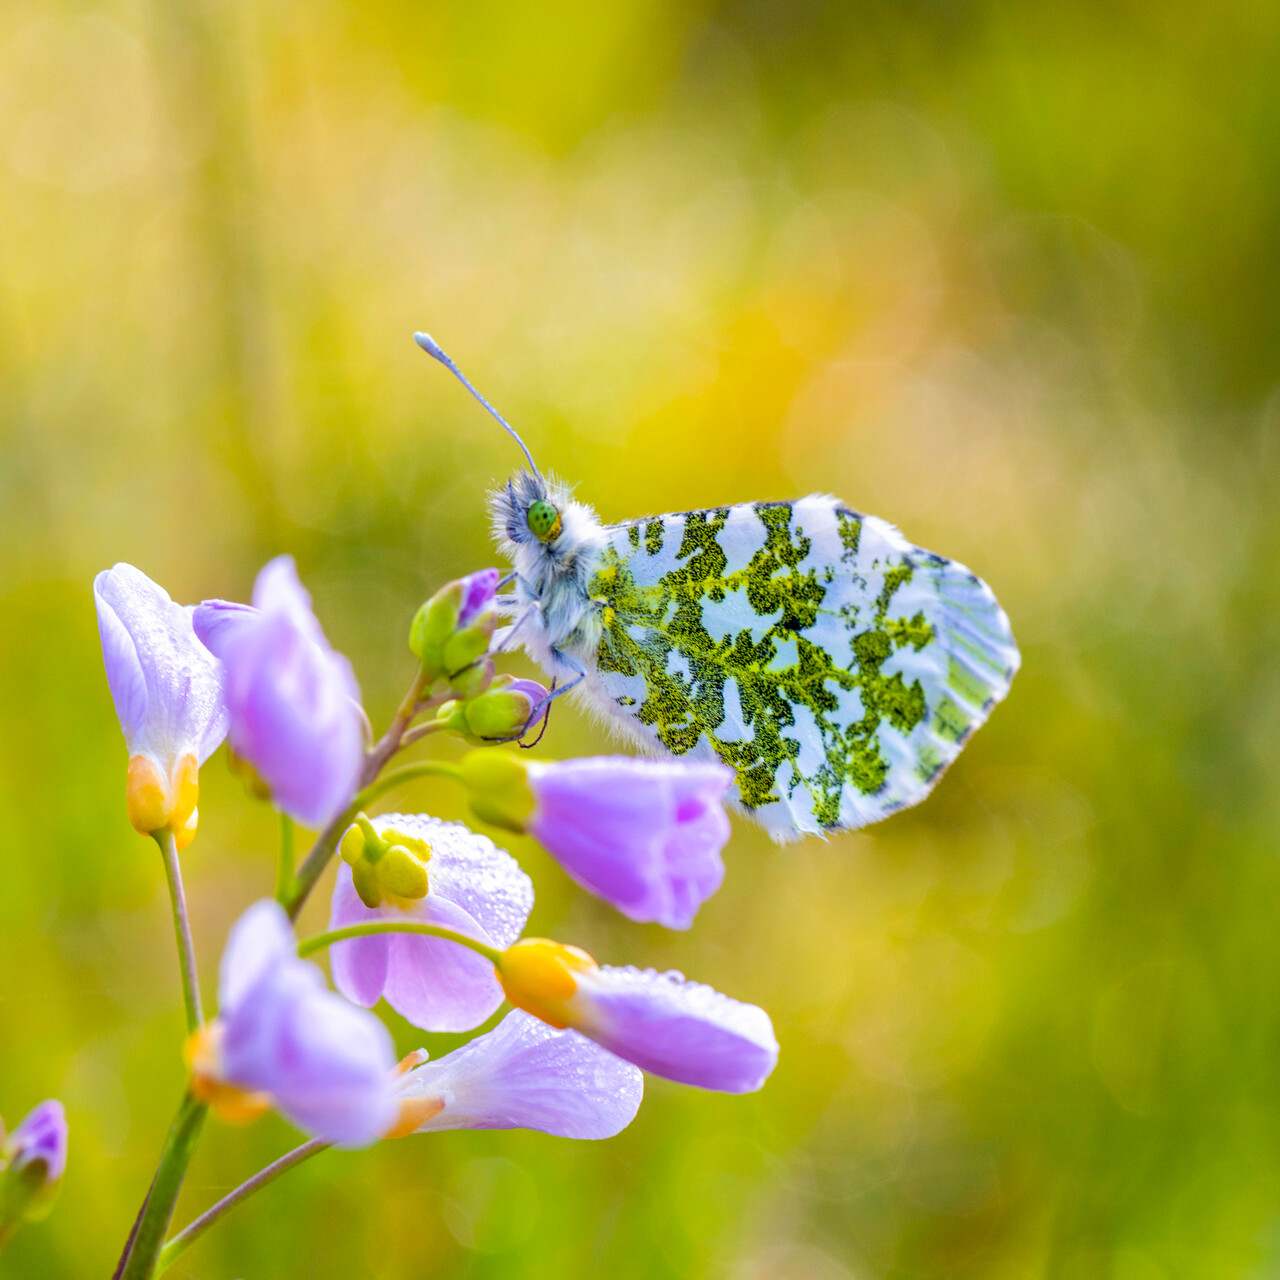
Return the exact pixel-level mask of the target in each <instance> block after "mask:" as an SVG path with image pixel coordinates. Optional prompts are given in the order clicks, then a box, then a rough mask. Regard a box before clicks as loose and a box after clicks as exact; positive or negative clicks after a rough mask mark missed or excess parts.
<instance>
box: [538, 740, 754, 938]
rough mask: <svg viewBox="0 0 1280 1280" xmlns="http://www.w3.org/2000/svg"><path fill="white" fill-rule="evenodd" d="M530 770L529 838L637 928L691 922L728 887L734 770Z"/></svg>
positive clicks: (617, 764) (613, 764)
mask: <svg viewBox="0 0 1280 1280" xmlns="http://www.w3.org/2000/svg"><path fill="white" fill-rule="evenodd" d="M527 767H528V771H529V789H530V791H531V792H532V793H533V801H534V808H533V812H532V813H531V814H530V815H529V816H528V817H527V818H526V819H525V821H524V829H525V830H526V831H528V832H529V833H530V834H531V835H533V836H534V837H536V838H537V840H538V842H539V843H540V844H542V846H543V847H544V848H545V849H546V850H547V852H548V853H550V854H551V855H552V856H553V857H554V858H555V859H556V860H557V861H558V862H559V863H560V865H561V866H562V867H564V869H565V870H566V871H567V872H568V873H569V875H570V876H571V877H572V878H573V879H574V880H576V881H577V882H578V883H579V884H580V885H582V887H583V888H584V889H588V890H590V892H592V893H594V894H596V895H597V896H598V897H601V898H604V899H605V900H606V901H607V902H611V903H612V904H613V905H614V906H615V907H617V909H618V910H619V911H621V912H622V914H623V915H625V916H627V917H629V918H630V919H632V920H640V921H649V920H656V921H657V922H658V923H659V924H663V925H666V927H667V928H668V929H687V928H688V927H689V926H690V925H691V924H692V923H693V918H694V916H696V915H697V914H698V908H699V907H700V906H701V905H702V904H703V903H704V902H705V901H706V900H707V899H708V898H709V897H710V896H711V895H712V894H713V893H715V891H716V890H717V889H718V888H719V887H720V883H721V881H722V880H723V879H724V863H723V862H722V861H721V859H720V850H721V849H723V848H724V846H725V844H726V842H727V841H728V839H729V819H728V817H727V816H726V814H725V811H724V797H725V794H726V793H727V792H728V790H729V788H730V786H732V785H733V777H734V775H733V770H732V769H730V768H727V767H726V766H725V765H722V764H719V763H716V762H714V761H707V762H696V763H688V764H685V763H678V762H675V761H661V760H637V759H633V758H631V757H628V756H600V757H598V758H595V759H589V760H564V761H560V762H558V763H548V764H543V763H539V762H536V761H535V762H532V763H530V764H529V765H528V766H527Z"/></svg>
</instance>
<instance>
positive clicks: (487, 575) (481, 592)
mask: <svg viewBox="0 0 1280 1280" xmlns="http://www.w3.org/2000/svg"><path fill="white" fill-rule="evenodd" d="M497 590H498V571H497V569H482V570H480V572H479V573H472V574H469V575H468V576H467V577H465V578H459V579H458V580H457V581H456V582H450V583H447V584H446V585H445V586H443V587H441V588H440V590H439V591H437V592H436V593H435V595H433V596H432V597H431V599H430V600H428V601H427V602H426V604H424V605H423V606H422V608H421V609H419V610H418V612H417V614H415V615H414V619H413V623H412V625H411V626H410V628H409V648H410V649H412V650H413V653H414V655H415V656H416V657H417V659H418V661H419V662H421V663H422V671H423V675H424V676H425V678H426V679H427V680H428V681H436V680H440V679H445V680H448V681H449V684H450V687H451V688H453V689H454V690H455V691H456V692H457V693H458V694H459V695H461V696H462V697H475V696H476V695H477V694H478V693H480V692H481V691H482V690H483V689H484V688H485V686H487V684H488V682H489V681H490V680H492V679H493V663H492V660H489V659H487V654H488V651H489V641H490V640H491V639H492V637H493V633H494V631H495V630H496V629H497V626H498V612H497V610H496V609H495V608H494V596H495V595H496V594H497Z"/></svg>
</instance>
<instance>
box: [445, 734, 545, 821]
mask: <svg viewBox="0 0 1280 1280" xmlns="http://www.w3.org/2000/svg"><path fill="white" fill-rule="evenodd" d="M458 767H459V768H460V769H461V771H462V781H463V784H464V785H465V786H466V788H467V792H468V796H467V799H468V800H469V802H470V804H471V809H472V812H474V813H475V815H476V817H477V818H479V819H481V820H482V821H484V822H489V823H492V824H493V825H494V826H495V827H502V828H504V829H505V830H507V831H518V832H523V831H524V830H525V823H526V822H527V821H528V819H529V817H530V815H531V814H532V813H533V810H534V803H535V802H534V795H533V790H532V789H531V788H530V786H529V766H528V765H527V764H526V763H525V762H524V760H522V759H521V758H520V756H518V755H516V754H515V753H514V752H511V751H494V750H492V749H491V750H488V751H470V752H468V753H467V754H466V755H465V756H463V757H462V760H461V761H460V762H459V766H458Z"/></svg>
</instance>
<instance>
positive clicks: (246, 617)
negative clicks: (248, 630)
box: [192, 600, 259, 658]
mask: <svg viewBox="0 0 1280 1280" xmlns="http://www.w3.org/2000/svg"><path fill="white" fill-rule="evenodd" d="M258 616H259V613H258V610H257V609H255V608H254V607H253V606H252V605H251V604H236V603H235V602H234V601H232V600H205V601H203V602H202V603H200V604H198V605H196V607H195V609H194V611H193V613H192V623H193V626H194V628H195V633H196V635H197V636H199V638H200V643H201V644H203V645H204V647H205V648H206V649H208V650H209V652H210V653H212V654H213V656H214V657H215V658H221V657H222V654H223V651H224V650H225V649H226V647H227V645H228V644H230V643H231V641H232V640H233V639H234V638H235V637H236V636H238V635H239V634H241V632H242V631H243V630H244V629H245V627H247V626H248V627H251V626H252V625H253V623H254V620H255V619H256V618H257V617H258Z"/></svg>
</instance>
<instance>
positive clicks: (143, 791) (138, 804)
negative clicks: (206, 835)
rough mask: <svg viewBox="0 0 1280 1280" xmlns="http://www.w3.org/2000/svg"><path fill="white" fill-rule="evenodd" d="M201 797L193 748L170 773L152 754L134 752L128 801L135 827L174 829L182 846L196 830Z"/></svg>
mask: <svg viewBox="0 0 1280 1280" xmlns="http://www.w3.org/2000/svg"><path fill="white" fill-rule="evenodd" d="M199 798H200V774H199V770H198V768H197V766H196V758H195V756H193V755H192V754H191V753H190V752H187V754H185V755H182V756H179V757H178V759H177V761H176V762H175V763H174V766H173V773H172V774H171V775H170V777H168V778H166V777H165V776H164V771H163V770H162V769H161V767H160V765H158V764H157V763H156V761H155V760H153V759H152V758H151V757H150V756H141V755H139V756H131V757H130V758H129V771H128V774H127V775H126V779H125V804H126V806H127V808H128V811H129V821H130V822H131V823H132V824H133V829H134V830H135V831H140V832H142V834H143V835H154V834H155V833H156V832H158V831H165V830H169V831H172V832H173V833H174V837H175V839H176V842H177V845H178V848H179V849H185V848H186V847H187V845H189V844H190V843H191V841H192V839H193V838H194V837H195V834H196V802H197V800H198V799H199Z"/></svg>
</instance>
